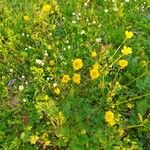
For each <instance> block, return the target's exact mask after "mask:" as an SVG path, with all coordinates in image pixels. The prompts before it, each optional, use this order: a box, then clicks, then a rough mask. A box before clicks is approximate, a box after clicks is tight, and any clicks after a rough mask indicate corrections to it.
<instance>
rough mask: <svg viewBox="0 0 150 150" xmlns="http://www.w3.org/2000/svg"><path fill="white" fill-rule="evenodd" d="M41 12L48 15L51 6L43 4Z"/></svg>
mask: <svg viewBox="0 0 150 150" xmlns="http://www.w3.org/2000/svg"><path fill="white" fill-rule="evenodd" d="M42 10H43V11H44V12H46V13H49V12H50V11H51V6H50V5H49V4H45V5H44V6H43V8H42Z"/></svg>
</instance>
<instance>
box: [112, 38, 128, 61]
mask: <svg viewBox="0 0 150 150" xmlns="http://www.w3.org/2000/svg"><path fill="white" fill-rule="evenodd" d="M126 40H127V39H125V40H124V41H123V42H122V43H121V44H120V46H119V47H118V48H117V50H116V51H115V52H114V54H113V55H112V56H111V57H110V58H113V57H114V56H115V54H116V53H117V52H118V50H119V49H120V47H121V46H122V45H123V44H124V43H125V41H126Z"/></svg>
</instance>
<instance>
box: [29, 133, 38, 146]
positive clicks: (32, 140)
mask: <svg viewBox="0 0 150 150" xmlns="http://www.w3.org/2000/svg"><path fill="white" fill-rule="evenodd" d="M38 139H39V137H38V136H37V135H32V136H30V142H31V144H35V143H36V141H37V140H38Z"/></svg>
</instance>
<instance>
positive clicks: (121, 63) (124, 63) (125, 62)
mask: <svg viewBox="0 0 150 150" xmlns="http://www.w3.org/2000/svg"><path fill="white" fill-rule="evenodd" d="M118 65H119V67H120V68H121V69H123V68H125V67H126V66H128V61H127V60H125V59H121V60H119V62H118Z"/></svg>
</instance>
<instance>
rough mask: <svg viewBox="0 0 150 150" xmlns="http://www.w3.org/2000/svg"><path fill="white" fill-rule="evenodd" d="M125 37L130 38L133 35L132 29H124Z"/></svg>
mask: <svg viewBox="0 0 150 150" xmlns="http://www.w3.org/2000/svg"><path fill="white" fill-rule="evenodd" d="M125 35H126V39H130V38H132V37H133V35H134V34H133V32H132V31H125Z"/></svg>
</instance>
